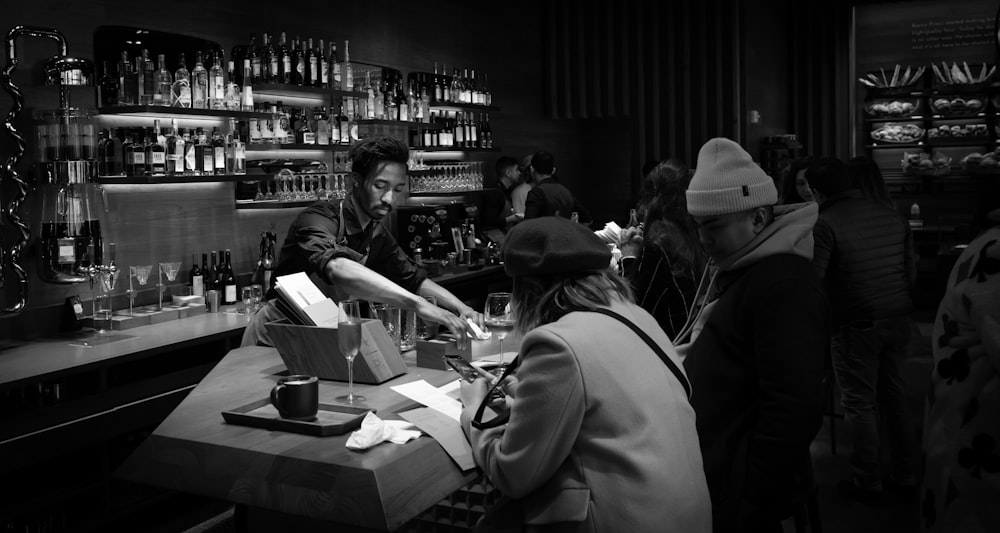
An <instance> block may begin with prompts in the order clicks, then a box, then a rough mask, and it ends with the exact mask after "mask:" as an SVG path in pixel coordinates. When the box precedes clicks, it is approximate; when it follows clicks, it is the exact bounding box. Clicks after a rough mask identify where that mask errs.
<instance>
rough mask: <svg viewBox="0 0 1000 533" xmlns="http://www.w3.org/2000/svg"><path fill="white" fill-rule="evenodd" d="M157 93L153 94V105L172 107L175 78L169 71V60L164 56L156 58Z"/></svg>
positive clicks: (159, 55) (160, 55)
mask: <svg viewBox="0 0 1000 533" xmlns="http://www.w3.org/2000/svg"><path fill="white" fill-rule="evenodd" d="M156 64H157V67H159V68H157V70H156V92H155V93H154V94H153V105H165V106H169V105H170V88H171V86H173V84H174V77H173V75H172V74H170V71H169V70H167V60H166V57H165V56H164V55H163V54H158V55H157V56H156Z"/></svg>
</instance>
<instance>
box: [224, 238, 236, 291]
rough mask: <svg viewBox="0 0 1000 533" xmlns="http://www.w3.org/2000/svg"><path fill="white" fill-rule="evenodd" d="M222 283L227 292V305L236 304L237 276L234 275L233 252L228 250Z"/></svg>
mask: <svg viewBox="0 0 1000 533" xmlns="http://www.w3.org/2000/svg"><path fill="white" fill-rule="evenodd" d="M223 268H224V270H223V276H222V283H223V287H224V291H225V300H226V305H233V304H235V303H236V275H235V274H234V273H233V257H232V252H231V251H230V250H229V249H228V248H227V249H226V264H225V266H224V267H223Z"/></svg>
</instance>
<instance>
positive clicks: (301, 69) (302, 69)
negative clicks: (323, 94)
mask: <svg viewBox="0 0 1000 533" xmlns="http://www.w3.org/2000/svg"><path fill="white" fill-rule="evenodd" d="M295 71H296V72H298V73H299V76H304V75H305V73H306V61H305V60H304V59H302V60H300V61H299V62H298V63H297V64H296V65H295Z"/></svg>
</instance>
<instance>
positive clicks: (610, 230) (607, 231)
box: [594, 220, 625, 245]
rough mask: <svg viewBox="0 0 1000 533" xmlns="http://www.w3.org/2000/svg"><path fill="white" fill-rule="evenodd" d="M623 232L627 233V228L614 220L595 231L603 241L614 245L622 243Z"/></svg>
mask: <svg viewBox="0 0 1000 533" xmlns="http://www.w3.org/2000/svg"><path fill="white" fill-rule="evenodd" d="M622 233H625V230H623V229H622V228H621V227H620V226H619V225H618V224H617V223H615V221H614V220H612V221H611V222H608V223H607V224H605V225H604V227H603V228H602V229H599V230H597V231H595V232H594V234H595V235H597V236H598V237H600V238H601V240H602V241H604V242H606V243H608V244H614V245H619V244H621V238H622Z"/></svg>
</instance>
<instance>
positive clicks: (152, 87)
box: [142, 48, 160, 105]
mask: <svg viewBox="0 0 1000 533" xmlns="http://www.w3.org/2000/svg"><path fill="white" fill-rule="evenodd" d="M156 85H157V83H156V66H155V65H153V60H152V59H150V58H149V50H147V49H145V48H143V49H142V94H143V105H160V104H159V103H157V102H156Z"/></svg>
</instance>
